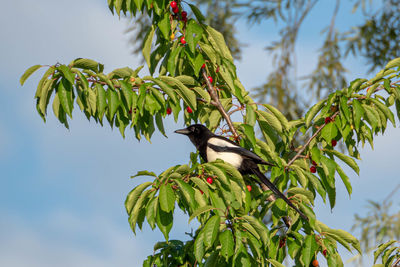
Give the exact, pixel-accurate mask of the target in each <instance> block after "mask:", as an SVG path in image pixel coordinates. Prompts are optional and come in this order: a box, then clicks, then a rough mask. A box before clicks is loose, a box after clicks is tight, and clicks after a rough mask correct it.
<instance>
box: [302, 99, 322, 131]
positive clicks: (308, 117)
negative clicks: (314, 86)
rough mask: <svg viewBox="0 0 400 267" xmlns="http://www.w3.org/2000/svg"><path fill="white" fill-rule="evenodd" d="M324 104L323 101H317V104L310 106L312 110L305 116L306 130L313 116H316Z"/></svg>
mask: <svg viewBox="0 0 400 267" xmlns="http://www.w3.org/2000/svg"><path fill="white" fill-rule="evenodd" d="M325 102H326V100H325V99H324V100H321V101H319V102H318V103H317V104H315V105H314V106H312V108H311V109H310V110H309V111H308V112H307V114H306V116H305V123H306V127H307V128H308V127H310V125H311V121H312V119H314V117H315V115H317V113H318V112H319V111H320V110H321V109H322V108H323V107H324V104H325Z"/></svg>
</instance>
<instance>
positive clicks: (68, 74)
mask: <svg viewBox="0 0 400 267" xmlns="http://www.w3.org/2000/svg"><path fill="white" fill-rule="evenodd" d="M57 70H59V71H60V72H61V73H62V74H63V76H64V78H65V79H67V80H68V81H69V82H70V83H71V84H75V75H74V73H72V71H71V69H70V68H68V67H67V66H65V65H60V66H58V67H57Z"/></svg>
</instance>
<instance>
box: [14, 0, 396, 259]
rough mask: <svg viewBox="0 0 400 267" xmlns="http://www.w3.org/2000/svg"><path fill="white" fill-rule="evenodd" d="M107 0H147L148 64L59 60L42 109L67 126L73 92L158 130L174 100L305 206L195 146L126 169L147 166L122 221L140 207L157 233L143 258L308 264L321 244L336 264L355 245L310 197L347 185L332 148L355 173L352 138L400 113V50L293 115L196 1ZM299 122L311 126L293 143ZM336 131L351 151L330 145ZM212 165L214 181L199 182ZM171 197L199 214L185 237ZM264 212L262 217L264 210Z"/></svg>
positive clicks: (132, 7) (115, 121)
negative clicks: (264, 92)
mask: <svg viewBox="0 0 400 267" xmlns="http://www.w3.org/2000/svg"><path fill="white" fill-rule="evenodd" d="M108 4H109V7H110V9H111V10H112V11H114V12H116V13H117V14H118V15H120V14H121V13H124V14H125V13H131V14H132V15H135V14H136V13H138V12H145V14H148V16H149V18H150V19H151V27H150V28H149V30H148V32H147V34H146V37H145V39H144V45H143V48H142V52H143V56H144V58H145V61H146V65H147V67H148V69H149V72H150V75H149V76H140V75H139V71H140V70H141V68H142V67H143V66H141V67H139V68H137V69H135V70H133V69H131V68H129V67H125V68H119V69H116V70H114V71H112V72H110V73H108V74H105V73H103V69H104V67H103V65H102V64H100V63H98V62H96V61H94V60H91V59H82V58H79V59H76V60H73V61H72V62H71V63H70V64H68V65H64V64H55V65H53V66H50V67H48V68H47V71H46V72H45V73H44V75H43V77H42V79H41V80H40V81H39V84H38V87H37V91H36V94H35V98H36V101H37V111H38V113H39V114H40V116H41V117H42V118H43V119H44V120H45V119H46V116H47V108H48V106H49V105H50V103H51V102H52V107H53V113H54V115H55V116H56V117H57V118H58V119H59V121H60V122H61V123H62V124H64V125H65V126H66V127H68V117H70V118H72V112H73V109H74V106H75V103H76V104H77V105H78V106H79V108H80V110H81V111H82V112H83V113H84V114H85V115H86V117H87V118H88V119H89V120H90V119H91V118H93V119H94V120H95V121H96V122H98V123H100V124H101V125H103V119H104V117H105V118H106V119H107V121H108V123H109V124H110V126H111V127H114V126H115V127H117V128H119V130H120V132H121V134H122V135H123V136H124V135H125V129H126V128H127V127H128V126H130V128H133V130H134V131H135V135H136V138H137V139H140V138H141V137H142V136H144V137H145V138H146V139H148V140H150V138H151V136H152V134H153V133H154V131H155V130H156V127H157V129H158V130H159V131H160V132H161V133H163V134H165V132H164V127H163V120H164V119H165V118H166V116H168V115H169V114H171V112H172V114H173V116H174V119H175V121H177V120H178V118H179V116H181V117H183V119H184V122H185V123H186V124H191V123H193V122H200V123H203V124H206V125H207V126H208V127H209V128H211V129H214V130H215V129H216V128H217V127H218V126H219V125H221V124H222V120H225V121H226V122H227V124H228V127H229V130H224V132H226V133H230V135H228V136H230V137H233V139H235V140H236V141H237V142H239V143H240V145H241V146H243V147H246V148H247V149H251V150H253V151H254V152H255V153H257V154H258V155H259V156H260V157H261V158H263V159H264V160H266V161H268V162H272V163H273V164H274V166H273V167H265V166H264V167H263V168H264V169H263V171H264V172H267V171H268V173H269V178H270V179H271V180H272V181H273V182H274V183H275V184H276V185H277V187H278V188H279V189H280V190H282V191H286V193H287V195H288V197H289V198H290V199H291V200H292V201H293V203H294V204H295V205H297V206H298V207H299V209H301V210H302V211H303V212H304V213H305V214H306V215H307V216H308V218H309V220H308V221H307V220H302V219H300V218H299V216H298V214H297V213H295V212H294V211H292V210H291V209H288V207H287V205H286V203H285V202H283V201H282V200H281V199H276V200H271V198H269V196H270V195H271V192H270V191H269V190H265V191H264V190H262V189H261V188H259V187H258V183H257V181H254V180H252V178H251V177H247V176H246V177H243V176H242V175H241V174H240V173H239V172H238V171H237V170H236V169H235V168H233V167H232V166H231V165H228V164H226V163H224V162H222V161H216V162H213V163H203V162H201V161H200V160H199V157H198V155H197V154H194V153H192V154H191V156H190V162H189V163H188V164H183V165H178V166H172V167H171V168H169V169H167V170H165V171H164V172H162V173H161V174H159V175H157V174H155V173H152V172H149V171H141V172H139V173H138V174H137V175H135V176H134V177H136V176H149V177H152V181H148V182H145V183H143V184H140V185H138V186H136V187H135V188H134V189H132V191H131V192H130V193H129V194H128V196H127V199H126V202H125V206H126V210H127V213H128V215H129V223H130V226H131V228H132V230H133V232H135V231H136V229H137V227H138V228H139V229H142V226H143V223H144V221H145V219H146V220H147V223H148V224H149V225H150V227H151V228H152V229H155V228H158V229H159V230H160V231H161V232H162V233H163V235H164V238H165V242H159V243H157V244H156V245H155V247H154V250H155V253H154V254H153V255H151V256H149V257H148V258H147V260H146V261H145V262H144V265H145V266H152V264H157V265H159V266H177V265H183V266H197V265H198V266H210V265H218V266H268V265H270V264H271V265H272V266H282V264H281V263H282V261H283V260H284V259H285V258H287V257H288V256H289V257H290V258H292V259H293V261H294V262H295V264H296V265H297V266H308V265H309V264H310V262H312V260H314V259H316V257H317V256H318V255H321V257H324V258H326V261H327V263H328V265H329V266H342V265H343V263H342V260H341V257H340V255H339V254H338V250H337V246H338V245H339V244H340V245H342V246H343V247H344V248H346V249H347V250H349V251H352V250H354V249H355V250H356V251H358V252H360V253H361V248H360V243H359V241H358V240H357V239H356V238H355V237H354V236H352V235H351V234H349V233H347V232H345V231H344V230H341V229H332V228H330V227H329V226H327V225H325V224H324V223H322V222H320V221H319V220H318V219H317V217H316V215H315V213H314V211H313V204H314V200H315V198H316V197H317V195H319V196H320V197H321V198H322V199H323V200H324V201H326V200H328V201H329V204H330V207H331V208H333V207H334V206H335V202H336V179H337V178H339V177H340V180H341V181H342V182H343V183H344V185H345V186H346V188H347V191H348V193H349V194H351V191H352V187H351V183H350V180H349V178H348V176H347V175H346V174H345V172H344V171H343V170H342V168H341V167H340V165H339V164H338V163H337V160H338V159H339V160H340V161H341V162H343V163H345V164H347V165H348V166H350V167H351V168H352V169H353V170H354V171H355V172H356V173H358V172H359V168H358V166H357V163H356V161H355V159H358V158H359V152H358V149H357V145H358V144H360V143H361V144H362V145H364V144H365V143H366V142H368V143H370V144H371V145H373V138H374V136H375V135H377V134H379V133H383V132H384V131H385V129H386V127H387V123H388V121H389V122H391V123H392V124H395V121H394V114H393V113H392V110H391V109H390V108H389V107H390V106H392V105H395V106H396V109H397V115H398V116H399V115H400V86H399V85H398V81H399V75H400V68H399V67H400V58H398V59H394V60H392V61H390V62H389V63H388V64H387V65H386V67H385V68H384V69H383V70H381V71H380V72H379V73H378V74H377V75H376V76H375V77H374V78H372V79H370V80H366V79H356V80H354V81H353V82H351V83H350V85H348V86H346V87H345V88H343V89H342V90H337V91H335V92H333V93H331V94H330V95H329V96H328V97H327V98H326V99H323V100H321V101H320V102H318V103H317V104H315V105H314V106H313V107H311V109H310V110H309V111H308V112H307V113H306V114H305V116H304V117H302V118H299V119H296V120H290V119H288V118H287V117H286V116H285V115H284V114H282V112H281V111H280V110H279V109H277V108H275V107H274V106H272V105H267V104H264V105H261V104H256V103H255V102H254V101H253V99H252V98H251V97H250V96H249V94H248V92H247V91H246V90H245V88H244V87H243V85H242V84H241V82H240V80H239V78H238V76H237V73H236V67H235V65H234V63H233V57H232V55H231V52H230V50H229V49H228V46H227V45H226V43H225V39H224V37H223V35H222V34H221V33H220V32H218V31H217V30H215V29H214V28H212V27H211V26H209V25H207V24H206V23H205V19H204V17H203V15H202V14H201V12H200V11H199V9H198V8H197V7H196V5H192V4H188V6H189V7H190V8H191V11H192V13H193V15H194V16H193V17H192V16H189V17H188V18H187V19H185V16H183V15H182V13H181V11H182V10H183V6H182V5H181V4H183V3H181V2H178V6H179V12H177V13H175V12H172V10H171V8H170V7H169V5H170V3H169V2H168V1H166V0H157V1H151V0H146V1H143V0H140V1H139V0H135V1H130V0H120V1H119V0H109V1H108ZM183 38H184V39H183ZM40 67H44V66H41V65H36V66H33V67H31V68H29V69H28V70H27V71H26V72H25V73H24V74H23V75H22V77H21V84H23V83H24V82H25V81H26V79H27V78H28V77H29V76H30V75H31V74H32V73H33V72H34V71H36V70H38V69H39V68H40ZM155 73H157V75H155ZM210 78H212V80H211V79H210ZM235 112H241V113H242V122H234V123H232V121H231V118H230V115H231V114H233V113H235ZM255 129H258V130H259V131H260V132H261V133H262V135H263V140H261V139H259V138H257V137H256V135H255ZM298 134H300V135H308V136H311V137H310V138H309V139H308V140H307V141H306V142H305V144H304V145H303V146H300V147H294V145H293V140H294V138H295V135H298ZM336 142H340V143H341V144H343V146H344V147H345V148H346V150H347V152H348V155H345V154H343V153H341V152H339V151H337V150H335V148H334V147H335V145H336ZM311 165H313V166H314V168H315V170H316V172H315V174H314V172H313V171H311V169H310V166H311ZM268 168H269V169H268ZM208 177H211V178H212V182H206V178H208ZM246 185H251V188H252V190H251V191H249V189H248V188H247V186H246ZM176 207H178V208H179V209H181V210H182V211H184V212H185V213H186V214H187V215H188V216H189V220H192V219H197V220H198V222H199V223H200V225H199V227H198V229H197V230H195V231H194V233H193V234H192V235H190V239H189V240H188V241H186V242H184V241H180V240H170V237H169V232H170V230H171V228H172V226H173V222H174V210H175V208H176ZM265 217H267V218H269V220H270V223H268V224H267V223H265V222H264V221H263V220H264V218H265ZM282 220H283V221H284V222H285V223H284V222H282ZM156 252H157V253H156Z"/></svg>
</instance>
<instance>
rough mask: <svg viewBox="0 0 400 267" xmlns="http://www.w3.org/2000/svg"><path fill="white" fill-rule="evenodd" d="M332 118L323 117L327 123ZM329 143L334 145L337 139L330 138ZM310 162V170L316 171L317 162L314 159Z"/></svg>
mask: <svg viewBox="0 0 400 267" xmlns="http://www.w3.org/2000/svg"><path fill="white" fill-rule="evenodd" d="M332 121H333V120H332V118H331V117H326V118H325V124H328V123H330V122H332ZM331 145H332V147H335V146H336V145H337V141H336V140H335V139H332V140H331ZM311 164H312V166H311V167H310V172H312V173H316V172H317V165H318V164H317V163H316V162H315V161H313V160H312V161H311Z"/></svg>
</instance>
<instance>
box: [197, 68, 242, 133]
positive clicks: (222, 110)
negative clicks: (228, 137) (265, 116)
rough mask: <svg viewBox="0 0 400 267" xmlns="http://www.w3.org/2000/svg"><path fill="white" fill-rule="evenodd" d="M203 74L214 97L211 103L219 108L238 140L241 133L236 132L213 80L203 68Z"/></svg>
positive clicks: (209, 91)
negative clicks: (213, 84)
mask: <svg viewBox="0 0 400 267" xmlns="http://www.w3.org/2000/svg"><path fill="white" fill-rule="evenodd" d="M202 74H203V78H204V80H205V81H206V84H207V91H208V93H209V94H210V96H211V99H212V101H211V104H212V105H213V106H215V107H217V109H218V110H219V112H220V113H221V115H222V116H223V117H224V119H225V120H226V123H227V124H228V126H229V129H230V130H231V132H232V134H233V137H234V138H235V140H238V138H239V135H238V133H237V132H236V129H235V127H233V123H232V120H231V117H230V116H229V115H228V114H227V113H226V111H225V109H224V107H223V106H222V104H221V102H220V101H219V97H218V94H217V92H216V91H215V88H214V87H213V86H212V84H211V82H210V81H209V80H208V77H207V73H206V71H205V70H204V69H203V70H202Z"/></svg>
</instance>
